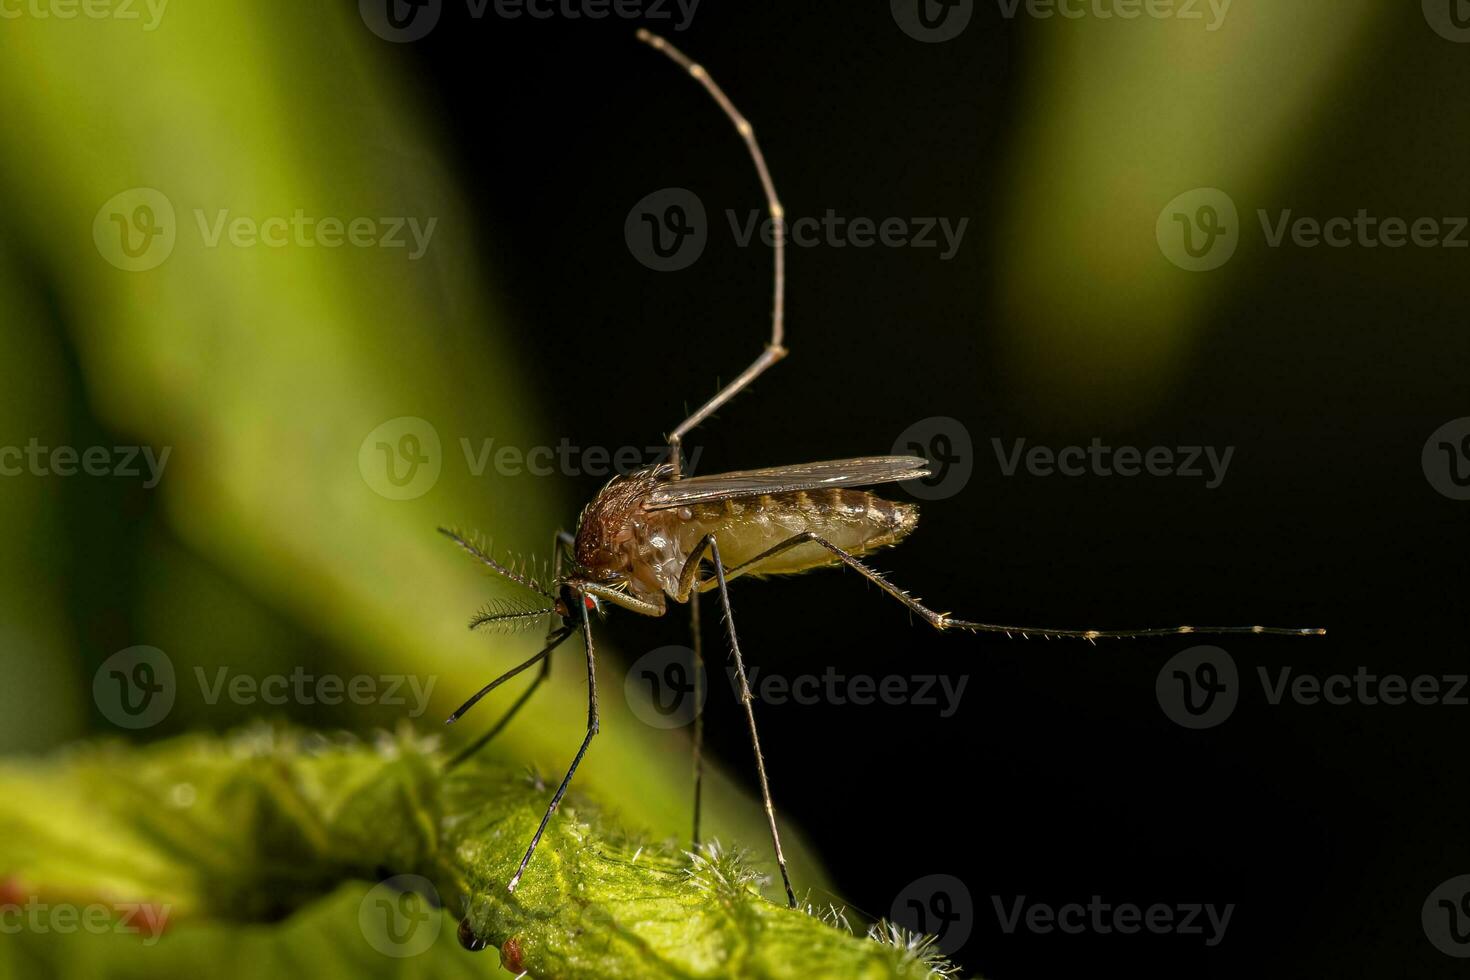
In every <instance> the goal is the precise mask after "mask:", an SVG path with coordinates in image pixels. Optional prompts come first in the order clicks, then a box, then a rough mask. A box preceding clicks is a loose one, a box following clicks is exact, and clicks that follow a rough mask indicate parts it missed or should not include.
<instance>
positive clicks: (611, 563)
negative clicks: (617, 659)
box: [575, 461, 919, 606]
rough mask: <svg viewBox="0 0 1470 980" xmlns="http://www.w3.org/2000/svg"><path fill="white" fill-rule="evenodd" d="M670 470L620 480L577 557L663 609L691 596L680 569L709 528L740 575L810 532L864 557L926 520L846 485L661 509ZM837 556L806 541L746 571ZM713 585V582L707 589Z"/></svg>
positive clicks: (795, 568) (604, 578) (596, 505)
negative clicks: (661, 494)
mask: <svg viewBox="0 0 1470 980" xmlns="http://www.w3.org/2000/svg"><path fill="white" fill-rule="evenodd" d="M914 462H919V461H914ZM667 473H668V470H667V467H655V468H651V469H646V470H640V471H638V472H636V473H632V474H629V475H628V476H626V477H617V478H615V479H614V480H613V481H612V482H611V483H609V484H608V485H607V486H606V487H604V488H603V490H602V491H601V492H600V493H599V494H598V495H597V497H596V498H594V499H593V501H592V503H591V504H589V505H588V506H587V509H586V510H584V511H583V513H582V519H581V522H580V523H579V525H578V529H577V538H576V547H575V553H576V562H577V564H578V566H580V567H581V568H582V569H583V571H584V573H585V574H587V576H588V577H589V578H591V579H593V580H595V581H598V582H601V583H603V584H622V583H626V585H627V589H628V591H629V592H630V593H631V594H633V595H634V596H636V597H638V598H640V599H643V600H645V601H648V602H652V603H655V604H657V605H659V606H662V605H663V603H664V597H665V596H669V597H672V598H673V599H675V600H676V601H678V602H685V601H687V600H688V594H687V593H684V594H681V586H680V581H679V579H680V573H681V572H683V570H684V565H685V563H686V562H687V561H688V559H689V555H690V554H691V553H692V552H693V551H694V549H695V546H696V545H698V544H699V542H700V540H701V539H703V538H704V537H705V536H706V535H714V538H715V543H716V544H717V545H718V546H719V549H720V553H721V555H722V556H723V558H724V561H725V564H726V566H727V567H728V568H730V569H731V570H732V575H731V577H732V578H733V577H735V576H734V574H733V572H734V570H735V569H740V566H742V565H745V564H746V563H747V562H752V561H753V560H754V559H756V558H758V557H759V556H760V555H762V554H764V553H765V552H767V551H769V550H770V549H772V548H774V547H775V546H777V545H779V544H781V543H782V542H785V541H789V540H790V539H791V538H793V537H795V536H797V535H799V534H805V533H808V532H810V533H813V534H816V535H819V536H820V537H822V538H823V539H825V540H827V541H829V542H831V543H832V544H834V545H836V546H837V547H839V548H842V549H843V550H844V551H847V552H848V553H850V554H853V555H863V554H867V553H869V552H871V551H874V550H875V549H878V548H882V547H885V546H887V545H892V544H897V543H898V542H899V541H901V540H903V539H904V538H905V537H906V536H907V535H908V534H909V533H910V532H911V531H913V529H914V527H915V526H917V524H918V522H919V509H918V507H917V506H915V505H914V504H909V503H896V502H894V501H891V500H885V499H883V498H882V497H879V496H878V495H876V494H874V493H870V492H868V491H866V490H854V489H850V488H847V487H836V486H818V487H811V488H802V489H793V490H778V491H776V492H771V493H749V494H732V495H728V496H721V497H719V498H718V499H712V500H694V501H690V502H687V503H684V504H682V505H680V506H668V505H663V506H660V505H659V502H658V500H657V499H656V496H655V491H657V490H659V489H660V488H663V487H666V486H668V485H669V483H670V482H671V481H668V480H667ZM683 482H684V485H688V484H690V483H693V482H694V481H683ZM837 561H838V559H837V557H836V556H835V555H834V554H833V553H832V552H831V551H830V550H828V549H827V548H824V547H822V546H821V545H819V544H816V543H808V544H800V545H797V546H795V547H793V548H790V549H788V550H786V551H783V552H781V553H779V554H775V555H772V556H771V557H769V558H767V559H765V560H764V561H760V562H755V563H754V564H751V565H750V566H749V567H747V568H743V569H740V571H739V574H744V575H790V574H795V573H798V572H804V571H807V570H808V569H812V568H819V567H822V566H824V565H832V564H836V563H837ZM710 585H711V583H709V582H706V583H704V584H703V585H702V586H701V587H700V588H701V591H704V590H706V589H708V588H709V587H710Z"/></svg>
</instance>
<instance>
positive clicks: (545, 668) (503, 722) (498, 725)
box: [444, 637, 565, 772]
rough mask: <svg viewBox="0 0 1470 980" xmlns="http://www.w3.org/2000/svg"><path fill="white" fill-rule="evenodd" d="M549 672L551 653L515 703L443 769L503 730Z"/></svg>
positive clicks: (449, 766) (450, 766)
mask: <svg viewBox="0 0 1470 980" xmlns="http://www.w3.org/2000/svg"><path fill="white" fill-rule="evenodd" d="M563 639H565V637H563ZM549 673H551V654H550V653H547V654H545V655H543V656H542V658H541V670H540V671H538V672H537V674H536V679H535V680H533V681H532V682H531V686H530V687H528V688H526V689H525V690H524V691H522V692H521V695H520V697H518V698H516V699H515V703H514V704H512V705H511V706H510V708H509V709H508V710H507V711H506V712H505V714H503V715H501V716H500V719H499V720H498V721H496V722H495V724H494V725H493V726H492V727H491V728H490V730H489V731H487V732H486V733H485V734H484V735H481V736H480V737H479V738H477V739H475V740H474V741H473V742H471V743H470V744H469V745H467V746H465V747H464V748H463V749H461V750H460V751H459V752H458V753H456V754H455V756H454V758H452V759H450V760H449V762H448V763H446V764H445V766H444V771H445V772H449V771H451V770H452V769H454V768H456V767H457V766H459V765H460V764H461V763H463V762H464V761H465V760H466V759H468V758H470V756H472V755H474V754H475V753H476V752H478V751H480V750H481V749H483V748H484V747H485V746H486V744H488V743H489V742H490V740H491V739H493V738H495V736H497V735H499V734H500V733H501V732H503V731H504V730H505V727H506V726H507V725H509V724H510V723H511V719H513V718H515V716H516V714H517V712H519V711H520V710H521V708H522V707H523V706H524V705H525V703H526V702H527V701H529V700H531V695H533V694H535V693H536V688H538V687H540V686H541V682H542V681H544V680H546V676H547V675H548V674H549Z"/></svg>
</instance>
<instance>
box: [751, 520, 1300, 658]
mask: <svg viewBox="0 0 1470 980" xmlns="http://www.w3.org/2000/svg"><path fill="white" fill-rule="evenodd" d="M808 543H811V544H817V545H821V546H822V547H823V548H826V549H827V550H828V551H830V552H831V553H832V554H833V555H834V556H835V557H836V558H837V560H838V561H840V562H842V563H843V564H844V565H846V566H847V567H848V568H851V569H852V570H853V571H855V572H857V573H858V574H860V575H862V576H863V577H864V578H866V579H867V580H868V581H870V582H872V583H873V584H874V585H876V586H878V588H880V589H882V590H883V591H884V592H887V593H888V594H889V595H891V596H893V598H895V599H897V600H898V601H899V602H901V603H903V604H904V605H905V606H907V607H908V608H909V609H910V610H912V611H913V612H914V613H916V614H918V615H919V616H920V617H922V618H923V620H924V621H925V622H926V623H928V624H929V625H930V626H933V627H934V628H935V629H937V630H951V629H956V630H965V631H966V632H970V633H1005V634H1006V635H1008V636H1009V635H1019V636H1022V637H1026V636H1040V637H1059V638H1061V637H1064V638H1069V639H1078V640H1089V641H1090V640H1114V639H1128V638H1134V637H1148V636H1183V635H1188V634H1191V633H1208V634H1214V635H1221V634H1225V635H1228V634H1232V633H1255V634H1263V633H1269V634H1272V635H1275V636H1321V635H1323V634H1325V633H1326V632H1327V631H1326V630H1322V629H1283V628H1280V627H1274V626H1169V627H1162V628H1157V629H1142V630H1061V629H1052V628H1051V627H1037V626H1004V625H1000V624H996V623H972V622H970V621H968V620H964V619H955V618H954V617H953V616H951V615H950V614H949V613H941V612H935V611H934V610H932V609H930V608H929V607H928V606H925V605H924V604H923V603H922V602H920V601H919V600H918V599H915V598H914V597H913V596H911V595H909V594H908V593H907V592H905V591H904V590H903V589H900V588H899V587H898V586H896V585H894V584H893V583H892V582H890V581H888V579H886V578H884V577H883V575H882V574H881V573H880V572H878V571H877V570H875V569H872V568H869V567H868V566H867V565H865V564H863V563H862V562H861V561H859V560H858V559H857V558H856V557H855V556H853V555H850V554H848V553H847V552H846V551H843V550H842V549H841V548H839V547H837V546H836V545H835V544H833V543H832V542H830V541H828V540H826V539H825V538H823V537H820V536H819V535H817V534H814V533H813V532H811V531H807V532H805V533H803V534H798V535H796V536H794V537H791V538H788V539H786V540H785V541H782V542H781V543H780V544H778V545H776V546H775V547H774V548H770V549H767V550H766V551H764V552H762V553H761V554H759V555H756V556H755V557H754V558H752V559H750V560H749V561H746V562H742V563H741V564H739V565H737V566H735V568H733V569H731V575H732V576H733V575H735V574H737V573H739V572H740V571H741V570H743V569H747V568H750V567H751V566H753V565H755V564H757V563H759V562H762V561H765V560H766V559H767V558H771V557H774V556H775V555H778V554H780V553H781V552H783V551H787V550H789V549H791V548H795V547H797V546H798V545H802V544H808Z"/></svg>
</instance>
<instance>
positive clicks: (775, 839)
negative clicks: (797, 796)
mask: <svg viewBox="0 0 1470 980" xmlns="http://www.w3.org/2000/svg"><path fill="white" fill-rule="evenodd" d="M705 541H706V542H708V544H709V550H710V558H711V559H712V560H713V562H714V566H715V580H716V581H717V582H718V583H719V586H720V607H721V611H723V612H724V614H725V632H726V633H727V634H728V635H729V637H730V651H731V653H732V654H733V656H734V657H735V672H736V674H737V675H738V676H739V678H740V703H741V704H743V705H744V706H745V720H746V723H747V724H748V725H749V727H750V747H751V748H752V749H754V750H755V769H756V773H757V774H758V775H759V776H760V782H761V799H762V800H763V801H764V802H765V804H766V822H767V823H768V824H769V825H770V827H771V843H772V844H774V845H775V846H776V863H777V864H778V865H780V867H781V883H782V884H783V885H785V886H786V902H787V904H788V905H790V906H791V907H792V908H796V893H795V892H794V891H792V890H791V876H790V875H789V874H787V872H786V855H785V853H784V852H782V850H781V832H780V831H779V830H777V829H776V808H775V806H774V805H772V803H771V784H770V781H769V780H768V779H767V778H766V759H765V756H764V755H762V754H761V739H760V735H759V734H757V732H756V728H755V711H754V709H753V708H752V707H751V702H752V701H754V700H755V695H753V694H751V693H750V682H749V681H748V680H746V677H745V660H744V658H742V657H741V656H740V640H739V639H738V638H737V637H736V635H735V617H734V615H733V614H732V613H731V612H730V588H729V585H728V583H726V581H725V566H724V564H723V563H722V562H721V561H720V546H719V545H718V544H716V543H715V539H714V537H713V536H710V537H707V538H705ZM692 560H694V561H695V562H697V561H698V559H697V557H696V558H694V559H692Z"/></svg>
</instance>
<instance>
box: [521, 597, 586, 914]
mask: <svg viewBox="0 0 1470 980" xmlns="http://www.w3.org/2000/svg"><path fill="white" fill-rule="evenodd" d="M579 598H580V597H579ZM577 604H578V605H579V606H580V607H581V609H582V643H583V646H584V647H585V648H586V650H587V735H586V737H585V738H583V739H582V746H581V748H579V749H577V755H576V758H574V759H572V764H571V766H570V767H569V768H568V769H567V774H566V775H565V776H564V777H562V781H561V785H560V786H558V787H557V789H556V795H555V796H553V797H552V798H551V805H550V806H548V807H547V808H546V814H545V816H543V817H542V818H541V825H540V826H539V827H537V828H536V836H535V837H532V838H531V846H530V847H528V848H526V856H525V857H523V858H521V866H520V867H519V868H517V869H516V873H515V877H513V878H511V879H510V884H509V885H507V886H506V890H507V891H512V892H513V891H515V890H516V886H517V885H519V884H520V883H521V875H523V874H525V873H526V865H528V864H530V863H531V855H533V854H535V853H536V845H537V844H540V843H541V835H542V834H544V833H546V825H547V824H548V823H550V822H551V815H552V814H553V813H555V812H556V808H557V807H559V806H561V798H562V797H563V796H565V795H566V793H567V787H568V786H570V785H571V782H572V775H573V774H574V773H575V772H576V771H577V766H579V765H581V764H582V757H583V756H584V755H586V754H587V747H588V746H589V745H591V744H592V738H593V736H595V735H596V734H597V731H598V728H599V723H598V719H597V660H596V657H595V655H594V654H593V650H592V621H591V620H590V619H588V618H587V604H586V603H585V602H578V603H577Z"/></svg>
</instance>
